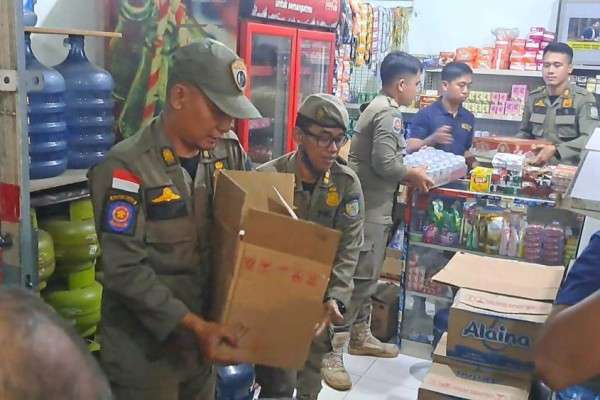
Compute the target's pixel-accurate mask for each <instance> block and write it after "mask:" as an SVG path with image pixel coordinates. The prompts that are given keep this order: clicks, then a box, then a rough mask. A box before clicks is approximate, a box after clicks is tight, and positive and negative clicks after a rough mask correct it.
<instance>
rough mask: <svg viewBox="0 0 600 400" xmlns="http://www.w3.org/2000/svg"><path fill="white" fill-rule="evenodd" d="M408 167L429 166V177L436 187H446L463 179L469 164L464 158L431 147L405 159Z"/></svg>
mask: <svg viewBox="0 0 600 400" xmlns="http://www.w3.org/2000/svg"><path fill="white" fill-rule="evenodd" d="M404 164H405V165H406V166H408V167H418V166H422V165H426V166H427V175H428V176H429V177H431V178H432V179H433V181H434V185H435V186H441V185H445V184H447V183H449V182H452V181H455V180H457V179H460V178H462V177H463V176H465V175H466V173H467V164H466V162H465V158H464V157H463V156H457V155H455V154H452V153H448V152H445V151H443V150H437V149H434V148H431V147H427V148H425V149H421V150H419V151H417V152H416V153H412V154H409V155H407V156H406V157H404Z"/></svg>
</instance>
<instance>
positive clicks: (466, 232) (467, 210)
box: [461, 200, 479, 250]
mask: <svg viewBox="0 0 600 400" xmlns="http://www.w3.org/2000/svg"><path fill="white" fill-rule="evenodd" d="M478 211H479V210H478V206H477V202H476V201H475V200H468V201H466V202H465V204H464V205H463V228H462V234H461V236H462V237H461V245H462V246H463V247H464V248H466V249H468V250H477V249H478V248H479V243H478V241H479V239H478V229H477V218H478V214H479V212H478Z"/></svg>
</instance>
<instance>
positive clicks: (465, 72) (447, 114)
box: [407, 62, 475, 159]
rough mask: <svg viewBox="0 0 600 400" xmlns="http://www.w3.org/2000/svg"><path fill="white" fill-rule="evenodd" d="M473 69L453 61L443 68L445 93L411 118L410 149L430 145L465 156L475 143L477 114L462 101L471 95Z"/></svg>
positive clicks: (415, 149)
mask: <svg viewBox="0 0 600 400" xmlns="http://www.w3.org/2000/svg"><path fill="white" fill-rule="evenodd" d="M472 83H473V70H471V68H470V67H469V66H468V65H467V64H464V63H458V62H452V63H449V64H448V65H446V66H445V67H444V69H443V70H442V96H441V97H440V98H439V99H438V100H437V101H436V102H435V103H433V104H432V105H430V106H428V107H425V108H423V109H422V110H420V111H419V112H418V113H417V115H415V116H414V118H413V119H412V121H411V125H410V129H409V131H408V135H407V139H408V141H407V151H408V152H409V153H413V152H415V151H418V150H419V149H420V148H421V147H424V146H429V147H435V148H437V149H440V150H444V151H447V152H450V153H454V154H457V155H460V156H465V158H467V159H471V158H472V156H471V154H470V153H469V149H470V148H471V144H472V142H473V125H474V123H475V117H474V116H473V113H471V112H469V111H467V110H466V109H465V108H464V107H463V106H462V104H463V103H464V102H465V100H467V98H468V97H469V91H470V87H471V84H472Z"/></svg>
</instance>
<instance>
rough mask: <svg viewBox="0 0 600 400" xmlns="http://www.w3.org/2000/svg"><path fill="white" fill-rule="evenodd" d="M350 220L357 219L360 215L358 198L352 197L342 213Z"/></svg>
mask: <svg viewBox="0 0 600 400" xmlns="http://www.w3.org/2000/svg"><path fill="white" fill-rule="evenodd" d="M342 212H343V213H344V215H345V216H346V217H348V218H356V217H358V215H359V214H360V201H359V200H358V198H357V197H352V198H350V199H349V200H348V201H346V203H345V204H344V209H343V211H342Z"/></svg>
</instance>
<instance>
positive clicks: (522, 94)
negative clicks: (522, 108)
mask: <svg viewBox="0 0 600 400" xmlns="http://www.w3.org/2000/svg"><path fill="white" fill-rule="evenodd" d="M511 89H512V90H511V96H510V98H511V100H518V101H521V102H522V103H524V102H525V100H526V99H527V95H528V93H529V90H528V88H527V85H512V88H511Z"/></svg>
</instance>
